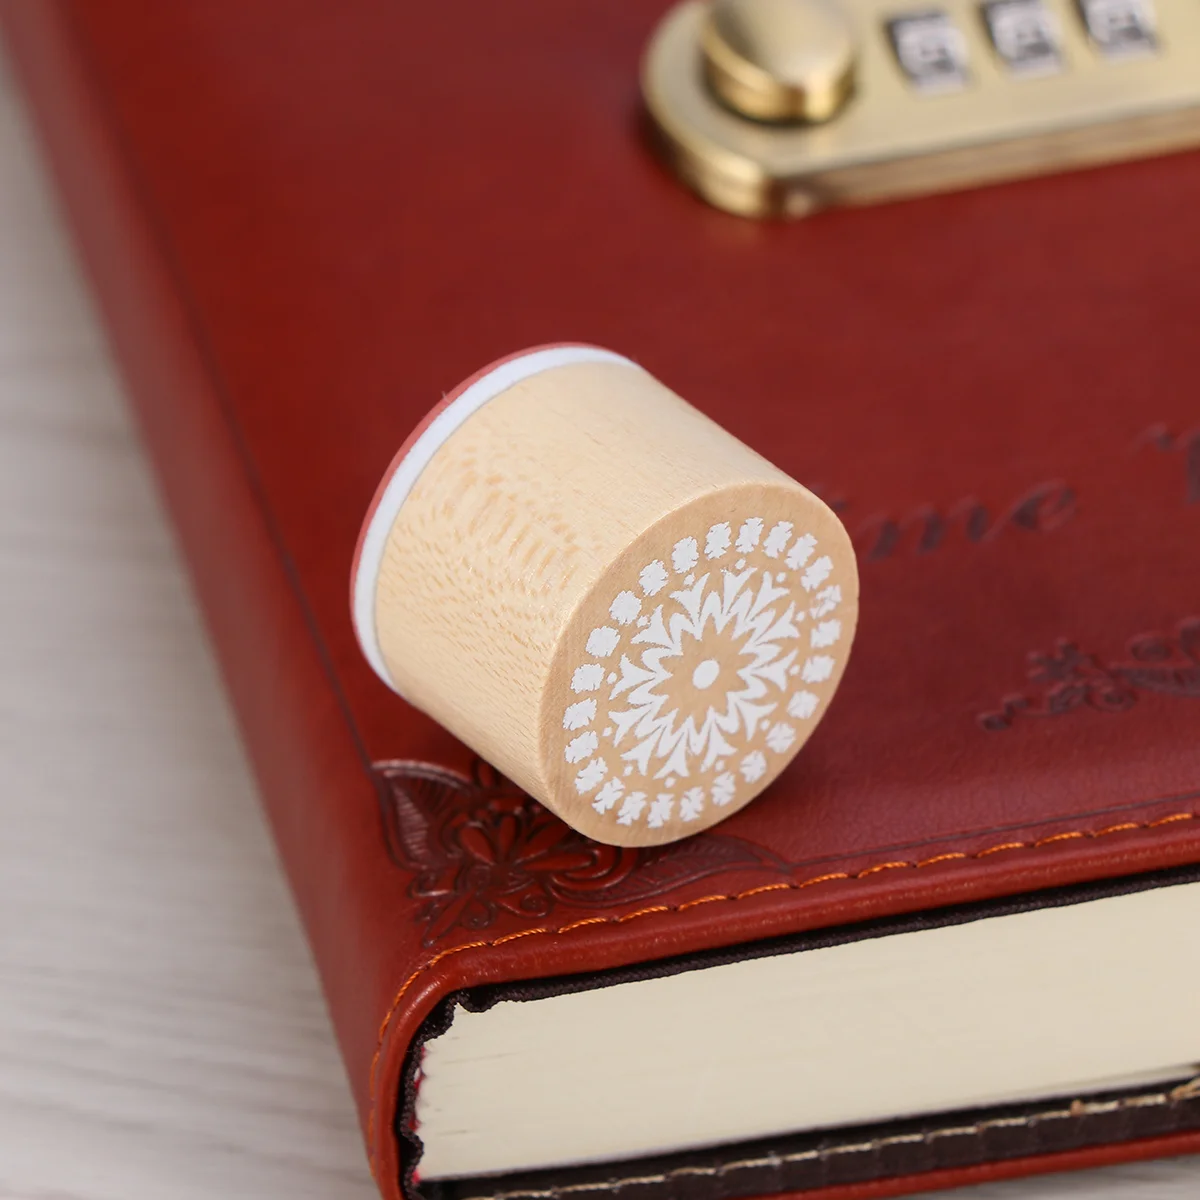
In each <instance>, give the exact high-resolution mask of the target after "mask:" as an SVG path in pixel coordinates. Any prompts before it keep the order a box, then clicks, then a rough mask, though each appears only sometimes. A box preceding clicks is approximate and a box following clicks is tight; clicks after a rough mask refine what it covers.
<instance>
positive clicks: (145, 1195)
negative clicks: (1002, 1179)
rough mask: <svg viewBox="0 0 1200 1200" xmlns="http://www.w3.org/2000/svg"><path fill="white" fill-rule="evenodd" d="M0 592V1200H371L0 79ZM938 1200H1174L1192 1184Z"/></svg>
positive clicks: (174, 588) (346, 1101)
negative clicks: (242, 1199)
mask: <svg viewBox="0 0 1200 1200" xmlns="http://www.w3.org/2000/svg"><path fill="white" fill-rule="evenodd" d="M27 2H30V3H33V2H36V0H27ZM0 581H2V583H0V1200H190V1198H192V1197H196V1198H197V1200H199V1198H203V1200H234V1198H238V1197H245V1198H247V1200H266V1198H267V1197H279V1198H283V1197H287V1198H289V1200H296V1198H302V1197H313V1198H316V1197H321V1198H323V1200H369V1198H370V1197H373V1196H374V1195H375V1194H376V1193H375V1191H374V1187H373V1185H372V1183H371V1180H370V1178H369V1177H368V1174H367V1169H366V1164H365V1160H364V1157H363V1151H362V1147H361V1143H360V1140H359V1135H358V1130H357V1125H356V1122H355V1117H354V1112H353V1107H352V1105H351V1101H350V1096H349V1092H348V1089H347V1085H346V1080H345V1077H344V1075H343V1072H342V1066H341V1062H340V1060H339V1058H338V1054H337V1050H336V1047H335V1045H334V1042H333V1038H332V1034H331V1031H330V1027H329V1022H328V1018H327V1015H326V1012H325V1008H324V1005H323V1003H322V1000H321V993H320V987H319V984H318V982H317V978H316V975H315V973H314V970H313V965H312V962H311V960H310V958H309V955H308V950H307V947H306V945H305V942H304V938H303V934H302V931H301V929H300V927H299V924H298V921H297V917H296V913H295V910H294V909H293V907H292V903H291V899H290V897H289V895H288V892H287V889H286V886H285V884H284V881H283V878H282V876H281V873H280V869H279V864H278V862H277V860H276V857H275V853H274V849H273V847H272V844H271V841H270V836H269V834H268V831H267V829H266V828H265V825H264V822H263V819H262V816H261V814H260V811H259V807H258V803H257V798H256V796H255V792H254V785H253V783H252V782H251V780H250V778H249V775H248V772H247V768H246V761H245V758H244V756H243V754H242V751H241V748H240V746H239V744H238V739H237V734H236V730H235V728H234V725H233V721H232V717H231V714H230V710H229V707H228V705H227V703H226V701H225V698H224V695H223V693H222V691H221V685H220V681H219V679H218V676H217V671H216V667H215V664H214V661H213V656H212V652H211V649H210V647H209V645H208V644H207V641H206V638H205V634H204V630H203V628H202V626H201V623H200V619H199V616H198V613H197V610H196V606H195V602H194V600H193V598H192V595H191V592H190V590H189V586H188V583H187V580H186V578H185V575H184V571H183V568H182V564H181V561H180V557H179V552H178V549H177V547H176V545H175V543H174V541H173V538H172V535H171V532H170V530H169V529H168V527H167V525H166V522H165V519H164V515H163V512H162V509H161V507H160V505H159V502H158V498H157V496H156V495H155V492H154V487H153V483H152V480H151V478H150V473H149V469H148V466H147V463H146V460H145V456H144V453H143V450H142V448H141V446H140V445H139V443H138V439H137V435H136V433H135V431H134V429H133V428H132V426H131V422H130V416H129V413H128V411H127V409H126V406H125V402H124V398H123V395H122V388H121V383H120V380H119V377H118V376H117V374H116V372H115V369H114V365H113V362H112V359H111V357H110V355H109V352H108V349H107V347H106V345H105V342H104V338H103V335H102V332H101V330H100V328H99V325H98V322H97V319H96V315H95V313H94V311H93V310H92V308H91V304H90V300H89V298H88V295H87V293H86V291H85V288H84V285H83V282H82V280H81V278H80V275H79V270H78V266H77V264H76V262H75V261H74V258H73V255H72V252H71V248H70V246H69V243H68V241H67V238H66V234H65V232H64V228H63V223H62V218H61V215H60V214H59V213H58V212H57V210H56V206H55V202H54V199H53V197H52V195H51V193H50V191H49V188H48V185H47V182H46V180H45V177H44V173H43V171H42V167H41V165H40V163H39V161H38V159H37V154H36V150H35V147H34V144H33V141H32V138H31V135H30V131H29V128H28V125H27V122H26V119H25V115H24V113H23V112H22V110H21V106H20V101H19V97H18V95H17V93H16V90H15V87H14V84H13V80H12V77H11V72H10V71H8V70H7V69H6V68H5V66H4V65H3V63H2V62H0ZM953 1195H954V1196H956V1197H959V1200H1056V1198H1057V1200H1065V1198H1066V1197H1080V1198H1082V1197H1088V1198H1089V1200H1132V1198H1133V1197H1138V1198H1139V1200H1185V1198H1187V1200H1196V1197H1198V1196H1200V1160H1198V1159H1195V1158H1192V1159H1176V1160H1173V1161H1166V1162H1160V1163H1149V1164H1141V1165H1133V1166H1127V1167H1122V1168H1116V1169H1113V1170H1109V1171H1100V1172H1092V1173H1088V1174H1086V1175H1076V1176H1059V1177H1047V1178H1042V1179H1037V1180H1031V1181H1023V1182H1018V1183H1010V1184H1000V1185H991V1186H987V1187H981V1188H976V1189H969V1190H967V1191H964V1192H958V1193H954V1194H953Z"/></svg>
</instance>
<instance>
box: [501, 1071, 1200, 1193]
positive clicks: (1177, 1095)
mask: <svg viewBox="0 0 1200 1200" xmlns="http://www.w3.org/2000/svg"><path fill="white" fill-rule="evenodd" d="M1198 1089H1200V1076H1198V1077H1196V1078H1195V1079H1192V1080H1189V1081H1188V1082H1187V1083H1183V1084H1180V1085H1179V1086H1178V1087H1174V1088H1171V1089H1170V1090H1165V1091H1161V1092H1154V1093H1151V1094H1149V1095H1147V1094H1142V1095H1137V1096H1128V1097H1125V1098H1123V1099H1120V1100H1097V1101H1088V1100H1084V1099H1082V1098H1080V1099H1076V1100H1072V1101H1071V1102H1070V1104H1068V1105H1067V1106H1066V1107H1065V1108H1056V1109H1050V1110H1048V1111H1045V1112H1034V1113H1029V1114H1027V1115H1025V1116H1020V1117H992V1118H987V1119H984V1120H981V1121H974V1122H971V1123H969V1124H966V1125H950V1126H945V1127H943V1128H941V1129H928V1130H922V1131H921V1132H920V1133H903V1134H895V1135H892V1136H890V1137H878V1138H871V1139H868V1140H867V1141H863V1142H850V1143H846V1144H843V1145H840V1146H823V1147H820V1148H817V1149H811V1150H799V1151H796V1152H795V1153H791V1154H779V1153H773V1154H766V1155H758V1156H754V1157H750V1158H743V1159H738V1160H736V1161H734V1162H726V1163H718V1164H716V1165H713V1166H704V1165H699V1164H696V1165H691V1166H682V1167H675V1168H673V1169H672V1170H669V1171H662V1172H655V1173H653V1174H648V1175H636V1176H628V1177H625V1178H621V1179H617V1180H613V1179H597V1180H589V1181H588V1182H586V1183H573V1184H565V1185H563V1186H560V1187H554V1188H545V1189H532V1188H516V1189H513V1190H511V1191H498V1192H490V1193H488V1194H487V1196H486V1198H482V1197H481V1198H480V1200H556V1198H557V1197H559V1196H569V1195H580V1194H583V1193H587V1192H606V1191H612V1190H613V1188H614V1186H617V1187H626V1186H629V1185H630V1184H643V1185H644V1184H668V1183H671V1182H672V1181H674V1180H677V1179H682V1178H685V1177H687V1176H702V1177H709V1178H711V1177H713V1176H720V1175H728V1174H731V1173H732V1172H735V1171H745V1170H753V1169H755V1168H758V1167H771V1168H778V1167H779V1166H783V1165H786V1164H790V1163H799V1162H812V1161H815V1160H818V1159H830V1158H834V1157H836V1156H838V1155H849V1154H877V1153H879V1151H881V1150H885V1149H887V1148H888V1147H889V1146H902V1145H921V1144H924V1145H929V1144H930V1143H932V1142H935V1141H937V1140H939V1139H941V1138H952V1137H979V1136H980V1135H982V1134H985V1133H987V1132H988V1131H989V1130H993V1129H1028V1130H1033V1129H1036V1128H1037V1126H1039V1125H1042V1124H1044V1123H1046V1122H1048V1121H1066V1120H1076V1119H1078V1118H1080V1117H1090V1116H1101V1115H1108V1114H1110V1113H1117V1112H1122V1111H1126V1110H1130V1109H1140V1108H1162V1107H1165V1106H1169V1105H1172V1104H1178V1103H1181V1102H1183V1101H1185V1100H1191V1099H1193V1098H1194V1097H1195V1096H1196V1095H1197V1092H1198Z"/></svg>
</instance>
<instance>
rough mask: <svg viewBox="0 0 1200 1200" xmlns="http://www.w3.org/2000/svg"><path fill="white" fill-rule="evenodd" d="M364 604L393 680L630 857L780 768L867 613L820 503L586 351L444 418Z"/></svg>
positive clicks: (467, 387) (382, 664) (386, 531)
mask: <svg viewBox="0 0 1200 1200" xmlns="http://www.w3.org/2000/svg"><path fill="white" fill-rule="evenodd" d="M351 587H352V604H353V615H354V624H355V629H356V631H357V634H358V639H359V642H360V644H361V645H362V648H363V651H364V653H365V654H366V657H367V658H368V660H369V661H370V663H371V665H372V666H373V667H374V669H375V671H376V672H377V673H378V674H379V676H380V678H382V679H383V680H384V682H385V683H387V684H388V685H389V686H390V687H392V688H394V689H395V690H396V691H397V692H399V693H400V695H402V696H403V697H404V698H405V699H406V700H408V701H409V702H410V703H412V704H414V705H416V706H417V707H418V708H421V709H423V710H424V711H425V712H427V713H429V714H430V715H431V716H433V717H434V718H435V719H436V720H438V721H439V722H441V723H442V724H443V725H444V726H446V728H448V729H449V730H450V731H451V732H453V733H454V734H455V735H456V736H457V737H458V738H460V739H461V740H462V741H463V742H465V743H466V744H467V745H469V746H471V747H472V748H473V749H474V750H476V751H477V752H478V753H479V754H480V755H482V756H483V757H484V758H485V759H487V760H488V761H489V762H491V763H493V764H494V765H495V766H496V767H498V768H499V769H500V770H501V771H503V772H504V773H505V774H506V775H507V776H508V777H509V778H510V779H512V780H514V781H515V782H516V783H518V784H519V785H520V786H521V787H523V788H524V789H525V790H526V791H527V792H529V794H530V795H532V796H534V797H536V798H537V799H538V800H540V801H541V802H542V803H543V804H545V805H546V806H547V807H548V808H550V809H552V810H553V811H554V812H556V813H557V814H558V815H559V816H560V817H562V819H563V820H564V821H566V822H568V823H569V824H570V825H572V826H574V827H575V828H576V829H578V830H580V831H582V832H583V833H586V834H588V835H589V836H591V837H593V838H596V839H597V840H599V841H602V842H609V843H614V844H617V845H629V846H649V845H655V844H658V843H662V842H669V841H673V840H674V839H676V838H681V837H684V836H686V835H688V834H690V833H695V832H698V831H699V830H701V829H705V828H707V827H708V826H710V825H713V824H715V823H716V822H717V821H720V820H722V819H723V818H724V817H727V816H729V815H730V814H731V813H733V812H736V811H737V810H738V809H739V808H741V807H742V806H743V805H745V804H746V803H747V802H748V801H750V800H751V799H753V797H754V796H756V795H757V794H758V793H759V792H761V791H762V790H763V788H765V787H766V786H767V785H768V784H769V783H770V782H771V781H772V780H773V779H774V778H775V777H776V776H777V775H778V774H779V772H780V771H782V770H783V768H784V767H785V766H786V765H787V764H788V762H789V761H790V760H791V759H792V757H793V756H794V755H795V754H796V752H797V751H798V750H799V749H800V747H801V746H802V745H803V744H804V742H805V741H806V740H807V738H808V736H809V735H810V734H811V732H812V730H813V728H814V727H815V726H816V724H817V722H818V721H819V720H820V719H821V716H822V714H823V713H824V711H825V709H826V706H827V705H828V704H829V701H830V698H831V697H832V695H833V693H834V690H835V689H836V687H837V685H838V681H839V679H840V678H841V675H842V671H843V669H844V668H845V665H846V658H847V656H848V654H849V650H850V643H851V640H852V639H853V635H854V626H855V619H856V616H857V611H858V575H857V571H856V569H855V562H854V553H853V550H852V547H851V545H850V539H849V537H848V536H847V534H846V531H845V529H843V527H842V525H841V522H840V521H839V520H838V519H837V517H836V516H835V515H834V513H833V512H832V511H831V510H830V509H829V508H828V507H827V506H826V505H825V504H823V503H822V502H821V501H820V500H819V499H818V498H817V497H816V496H814V495H813V494H812V493H811V492H809V491H808V490H807V489H805V488H804V487H802V486H801V485H800V484H799V483H797V482H796V481H795V480H794V479H791V478H789V477H788V476H787V475H786V474H784V472H782V471H780V470H779V469H778V468H777V467H775V466H772V464H771V463H769V462H768V461H767V460H766V459H765V458H763V457H762V456H761V455H759V454H757V453H755V451H753V450H751V449H750V448H749V447H747V446H745V445H744V444H743V443H741V442H739V441H738V440H737V439H736V438H734V437H733V436H732V435H731V434H729V433H727V432H726V431H725V430H724V429H722V428H721V427H720V426H719V425H717V424H715V423H714V422H713V421H711V420H710V419H709V418H708V417H706V416H704V415H703V414H702V413H700V412H699V411H697V410H696V409H694V408H692V407H691V406H690V405H689V404H687V403H686V401H684V400H682V399H681V398H680V397H679V396H677V395H675V393H673V392H671V391H670V390H669V389H668V388H666V387H664V386H663V385H662V384H661V383H659V382H658V381H657V380H656V379H654V378H653V377H652V376H651V375H649V374H648V373H647V372H646V371H644V370H643V369H642V368H641V367H639V366H637V365H636V364H635V363H633V362H631V361H629V360H628V359H626V358H622V357H621V356H619V355H617V354H613V353H610V352H609V351H607V350H600V349H597V348H595V347H590V346H573V345H571V346H551V347H545V348H540V349H535V350H529V351H525V352H523V353H521V354H516V355H513V356H512V357H510V358H507V359H503V360H502V361H500V362H497V363H493V364H492V365H491V366H489V367H487V368H485V369H484V370H482V371H480V372H479V373H478V374H477V375H475V376H474V377H472V378H471V379H470V380H468V381H467V382H466V383H464V384H463V385H462V386H461V387H459V388H458V389H456V390H455V391H454V392H452V393H450V394H449V395H448V396H447V397H446V398H445V400H443V402H442V403H441V404H440V405H439V406H438V407H437V408H435V409H434V410H433V412H432V413H430V415H429V416H428V417H427V418H426V420H425V421H424V422H423V423H422V425H421V426H420V428H419V429H418V430H417V431H416V432H415V433H414V434H413V436H412V437H411V438H410V439H409V441H408V442H407V443H406V445H405V446H404V447H403V448H402V450H401V452H400V453H399V454H398V455H397V456H396V458H395V460H394V461H393V463H392V465H391V467H390V469H389V470H388V473H387V475H386V476H385V478H384V480H383V482H382V483H381V485H380V487H379V490H378V492H377V493H376V496H375V500H374V503H373V504H372V506H371V509H370V512H369V513H368V514H367V518H366V522H365V524H364V526H363V531H362V534H361V536H360V538H359V546H358V551H357V554H356V556H355V565H354V573H353V578H352V584H351Z"/></svg>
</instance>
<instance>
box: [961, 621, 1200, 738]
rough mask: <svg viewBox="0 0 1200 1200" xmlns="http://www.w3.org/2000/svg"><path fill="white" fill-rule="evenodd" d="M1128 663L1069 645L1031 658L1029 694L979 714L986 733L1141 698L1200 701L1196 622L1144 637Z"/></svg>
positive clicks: (1117, 707)
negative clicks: (1027, 720)
mask: <svg viewBox="0 0 1200 1200" xmlns="http://www.w3.org/2000/svg"><path fill="white" fill-rule="evenodd" d="M1127 654H1128V656H1129V657H1128V659H1127V660H1126V661H1123V662H1113V663H1106V662H1104V661H1102V660H1101V659H1100V658H1099V657H1098V656H1097V655H1095V654H1086V653H1084V652H1083V651H1082V650H1080V649H1079V647H1078V646H1076V645H1075V644H1074V643H1073V642H1067V641H1059V642H1058V643H1057V644H1056V646H1055V648H1054V650H1053V651H1052V652H1051V653H1050V654H1031V655H1030V656H1029V669H1028V679H1029V682H1030V683H1031V684H1033V685H1034V687H1033V688H1031V689H1030V691H1028V692H1024V693H1015V694H1013V695H1010V696H1005V697H1004V699H1003V701H1002V702H1001V707H1000V709H999V710H998V711H995V712H986V713H981V714H980V715H979V718H978V720H979V724H980V725H981V726H982V727H983V728H984V729H986V730H990V731H999V730H1004V729H1009V728H1011V727H1012V724H1013V722H1014V721H1015V720H1016V719H1017V717H1055V716H1059V715H1061V714H1063V713H1067V712H1073V711H1074V710H1076V709H1079V708H1092V709H1096V710H1098V711H1100V712H1123V711H1125V710H1126V709H1129V708H1132V707H1133V706H1134V705H1135V704H1136V703H1137V702H1138V699H1139V697H1140V696H1141V695H1142V694H1143V693H1147V692H1153V693H1157V694H1159V695H1165V696H1183V697H1190V698H1192V699H1200V617H1188V618H1187V619H1186V620H1184V621H1181V622H1180V623H1179V625H1178V626H1177V627H1176V630H1175V632H1174V634H1170V635H1168V634H1162V633H1143V634H1140V635H1139V636H1137V637H1135V638H1134V639H1133V640H1132V641H1130V643H1129V646H1128V648H1127Z"/></svg>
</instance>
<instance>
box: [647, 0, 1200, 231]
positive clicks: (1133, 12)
mask: <svg viewBox="0 0 1200 1200" xmlns="http://www.w3.org/2000/svg"><path fill="white" fill-rule="evenodd" d="M642 91H643V94H644V98H645V102H646V107H647V109H648V111H649V113H650V116H651V119H652V120H653V122H654V125H655V126H656V128H657V130H658V133H659V135H660V141H661V144H662V147H663V150H664V153H665V157H666V158H667V161H668V162H669V163H670V165H671V167H672V168H673V170H674V171H675V173H676V174H677V175H678V176H679V177H680V179H682V180H683V181H684V182H685V183H686V184H688V186H690V187H691V188H693V189H694V190H695V191H696V192H698V193H699V194H700V195H701V196H702V197H703V198H704V199H705V200H707V201H709V203H711V204H714V205H716V206H717V207H718V208H723V209H726V210H727V211H729V212H733V213H738V214H740V215H742V216H748V217H771V216H787V217H800V216H805V215H807V214H808V213H811V212H813V211H815V210H817V209H820V208H824V207H827V206H829V205H838V204H869V203H874V202H876V201H880V200H887V199H892V198H897V197H901V196H910V195H918V194H921V193H927V192H937V191H946V190H950V189H953V188H960V187H966V186H971V185H975V184H982V183H988V182H993V181H997V180H1001V179H1008V178H1015V177H1018V176H1022V175H1035V174H1042V173H1046V172H1050V171H1057V170H1064V169H1068V168H1071V167H1077V166H1086V165H1090V164H1096V163H1103V162H1113V161H1118V160H1121V159H1128V158H1135V157H1143V156H1147V155H1151V154H1156V153H1162V152H1165V151H1169V150H1175V149H1182V148H1184V147H1187V146H1193V145H1198V144H1200V0H938V3H936V4H935V5H922V4H921V2H920V0H916V3H915V4H910V6H906V5H905V3H904V0H899V2H897V0H841V3H838V2H837V0H711V2H707V0H685V3H683V4H680V5H678V6H677V7H675V8H674V9H672V10H671V11H670V12H669V13H668V14H667V15H666V17H665V18H664V19H663V21H662V22H661V24H660V25H659V27H658V28H657V30H656V31H655V33H654V35H653V37H652V39H651V42H650V45H649V47H648V49H647V51H646V56H645V60H644V63H643V68H642Z"/></svg>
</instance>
